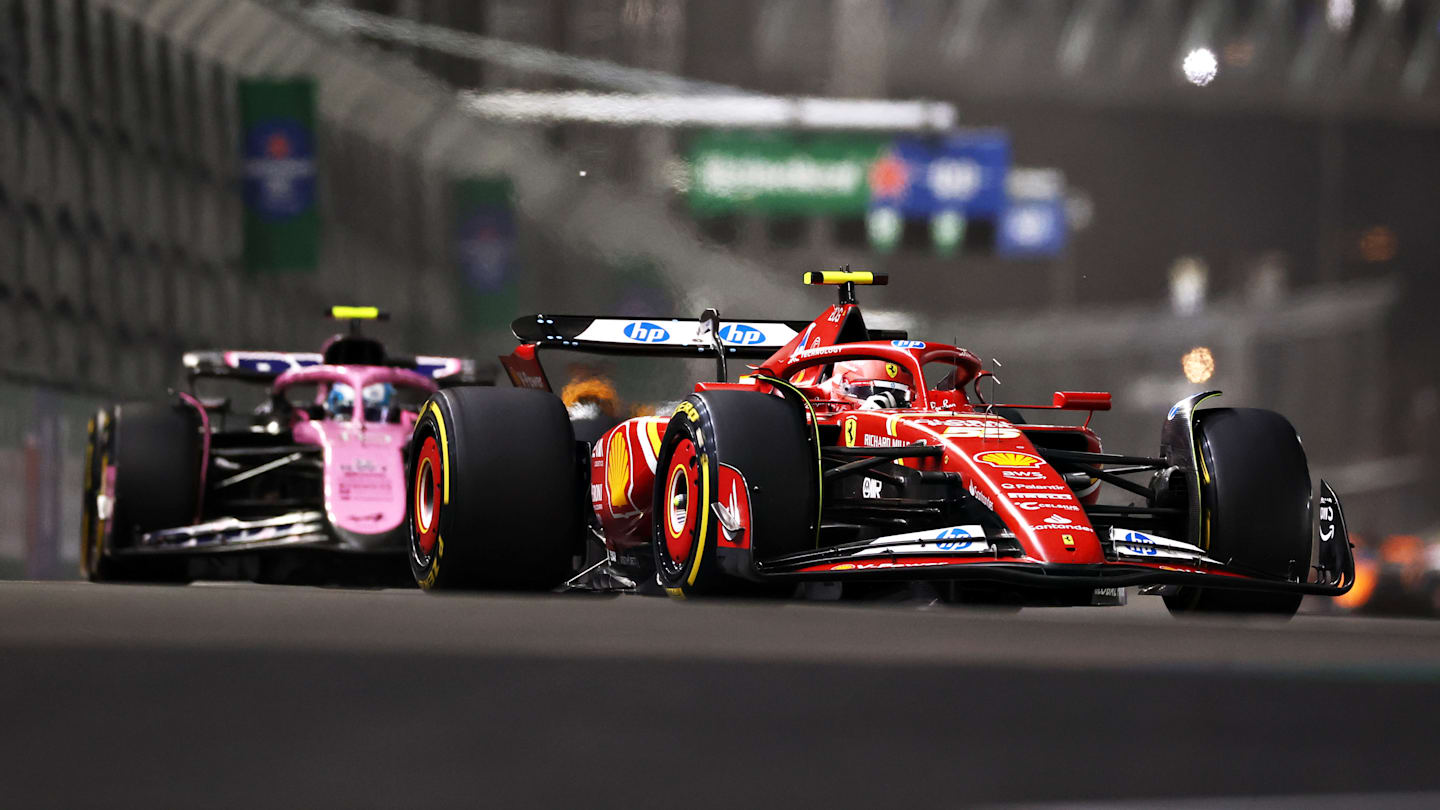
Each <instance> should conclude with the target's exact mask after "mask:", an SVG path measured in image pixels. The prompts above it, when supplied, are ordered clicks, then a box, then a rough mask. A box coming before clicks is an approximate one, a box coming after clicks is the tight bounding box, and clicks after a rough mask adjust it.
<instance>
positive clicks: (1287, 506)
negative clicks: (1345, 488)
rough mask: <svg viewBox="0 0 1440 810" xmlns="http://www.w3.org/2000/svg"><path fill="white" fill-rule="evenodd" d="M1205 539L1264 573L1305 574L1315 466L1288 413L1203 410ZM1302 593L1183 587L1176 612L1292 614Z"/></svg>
mask: <svg viewBox="0 0 1440 810" xmlns="http://www.w3.org/2000/svg"><path fill="white" fill-rule="evenodd" d="M1195 440H1196V450H1197V455H1198V456H1199V460H1200V476H1201V478H1200V482H1201V491H1200V503H1201V509H1202V511H1203V517H1202V520H1203V523H1202V529H1201V545H1202V547H1204V548H1205V549H1206V551H1207V553H1208V554H1209V555H1210V556H1211V557H1214V558H1216V559H1218V560H1222V561H1224V562H1226V563H1227V564H1229V565H1232V566H1235V567H1236V568H1238V569H1240V570H1243V571H1245V572H1247V573H1254V574H1257V575H1260V576H1267V577H1274V578H1277V579H1288V580H1292V581H1294V580H1295V579H1297V578H1298V579H1300V580H1302V581H1303V580H1304V578H1305V577H1306V576H1307V574H1308V572H1309V566H1310V547H1311V533H1312V531H1311V489H1310V468H1309V465H1308V464H1307V463H1306V459H1305V450H1304V448H1303V447H1301V445H1300V437H1299V436H1298V435H1297V434H1296V432H1295V428H1294V427H1293V426H1292V425H1291V424H1290V422H1289V421H1288V420H1286V419H1285V417H1283V416H1281V415H1280V414H1278V413H1275V412H1274V411H1267V410H1260V409H1258V408H1214V409H1209V410H1203V411H1199V412H1197V414H1196V428H1195ZM1300 599H1301V595H1300V594H1298V593H1265V592H1263V591H1243V590H1227V589H1218V588H1196V587H1189V586H1187V587H1182V588H1180V589H1179V591H1178V592H1177V593H1175V594H1172V595H1169V596H1166V597H1165V605H1166V607H1168V608H1169V609H1170V612H1171V613H1176V614H1183V613H1262V614H1269V615H1274V616H1285V617H1290V616H1293V615H1295V611H1296V610H1297V609H1299V607H1300Z"/></svg>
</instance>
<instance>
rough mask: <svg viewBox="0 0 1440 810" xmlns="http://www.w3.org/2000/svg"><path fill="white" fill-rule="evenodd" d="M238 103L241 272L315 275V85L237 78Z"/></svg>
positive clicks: (317, 234)
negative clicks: (242, 222)
mask: <svg viewBox="0 0 1440 810" xmlns="http://www.w3.org/2000/svg"><path fill="white" fill-rule="evenodd" d="M239 101H240V126H241V133H240V143H241V149H242V158H243V169H242V175H243V180H244V181H243V184H242V189H243V192H242V195H243V197H244V202H245V228H244V230H245V248H244V250H245V266H246V268H248V269H250V270H253V271H259V272H289V271H302V272H303V271H310V270H314V269H315V268H316V266H317V265H318V264H319V263H320V211H319V209H318V206H317V203H316V193H315V192H316V175H317V172H316V162H315V161H316V159H315V82H314V81H312V80H310V79H280V80H276V79H242V80H241V81H240V84H239Z"/></svg>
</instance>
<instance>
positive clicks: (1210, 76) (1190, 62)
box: [1180, 48, 1220, 87]
mask: <svg viewBox="0 0 1440 810" xmlns="http://www.w3.org/2000/svg"><path fill="white" fill-rule="evenodd" d="M1180 69H1181V70H1182V71H1184V72H1185V78H1186V79H1187V80H1189V82H1190V83H1191V84H1193V85H1196V86H1198V87H1204V86H1205V85H1207V84H1209V83H1210V82H1212V81H1214V80H1215V74H1216V72H1218V71H1219V69H1220V63H1219V62H1217V61H1216V60H1215V52H1214V51H1212V50H1210V49H1209V48H1196V49H1195V50H1193V51H1191V52H1190V53H1187V54H1185V61H1183V62H1181V63H1180Z"/></svg>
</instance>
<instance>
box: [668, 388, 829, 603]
mask: <svg viewBox="0 0 1440 810" xmlns="http://www.w3.org/2000/svg"><path fill="white" fill-rule="evenodd" d="M809 431H810V427H809V426H808V425H807V424H806V422H805V418H804V416H803V415H802V414H801V412H800V411H799V410H798V409H797V408H796V407H795V406H794V405H793V404H791V403H790V402H788V401H786V400H785V399H782V398H780V397H777V396H771V395H769V394H762V393H759V392H753V391H709V392H705V393H701V394H692V395H691V396H690V397H688V398H686V400H685V401H684V402H683V403H681V405H680V407H679V409H678V410H676V412H675V415H674V416H673V417H671V419H670V424H669V426H668V427H666V429H665V437H664V439H662V440H661V443H660V452H659V453H658V454H657V461H656V464H655V474H656V475H655V496H654V501H653V503H652V511H651V515H652V517H653V533H652V538H651V544H650V545H651V548H652V549H653V552H654V555H655V573H656V579H657V581H658V582H659V584H660V586H661V587H662V588H664V589H665V592H666V593H668V594H670V595H671V596H674V597H681V598H683V597H686V596H692V595H697V594H712V595H715V594H719V595H747V594H749V595H761V594H765V593H767V591H768V590H769V589H767V588H766V587H765V585H764V584H763V583H760V582H757V581H755V580H754V579H753V567H752V565H750V564H749V562H750V560H752V559H763V558H764V557H775V556H778V555H780V554H784V553H787V552H791V551H799V550H802V549H805V548H813V547H814V544H815V528H816V522H817V521H818V519H819V515H818V508H819V501H818V498H819V478H818V475H819V473H818V470H819V461H818V458H817V455H816V450H815V449H814V448H813V447H812V445H811V441H810V439H809ZM722 465H723V466H725V467H728V468H730V469H729V470H727V471H726V473H725V474H726V475H727V476H730V475H733V474H734V473H738V474H739V480H743V482H744V486H743V489H744V490H745V493H744V494H743V497H744V499H745V502H746V503H747V504H748V516H749V525H746V526H744V527H743V529H742V531H743V533H744V535H737V536H735V537H743V539H740V540H738V545H739V546H740V547H739V548H734V550H733V551H727V553H728V554H732V555H733V556H732V557H731V564H730V565H728V566H722V560H721V557H720V538H721V532H722V530H723V529H722V526H721V521H720V518H719V515H718V513H717V512H716V509H715V506H716V504H720V505H721V506H722V507H725V506H726V505H727V504H728V503H729V502H730V501H731V500H736V501H738V499H739V498H740V493H738V492H736V493H734V494H730V493H729V491H728V490H727V491H726V492H722V491H721V488H720V480H721V466H722ZM732 539H733V538H732ZM730 545H731V546H732V547H734V546H735V545H737V543H736V542H731V543H730ZM776 590H777V592H789V591H790V590H793V589H791V588H788V587H782V588H780V589H776Z"/></svg>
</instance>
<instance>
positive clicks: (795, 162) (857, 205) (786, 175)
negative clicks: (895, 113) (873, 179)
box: [690, 134, 883, 216]
mask: <svg viewBox="0 0 1440 810" xmlns="http://www.w3.org/2000/svg"><path fill="white" fill-rule="evenodd" d="M882 146H883V142H882V141H881V140H880V139H872V138H844V137H830V138H811V139H806V140H803V141H801V140H799V139H796V138H794V137H791V136H786V135H770V136H759V135H739V134H712V135H707V136H703V137H701V138H699V139H698V140H697V141H696V143H695V144H694V147H693V148H692V150H691V161H690V206H691V208H692V209H693V210H694V211H695V213H696V214H698V215H701V216H705V215H710V214H724V213H730V212H733V211H741V210H743V211H753V212H757V213H762V214H771V215H792V216H804V215H811V214H821V215H861V214H864V212H865V209H866V207H867V206H868V205H869V202H870V187H869V184H868V181H867V173H868V172H869V169H870V164H872V163H874V162H875V158H876V157H877V156H878V155H879V154H880V149H881V147H882Z"/></svg>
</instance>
